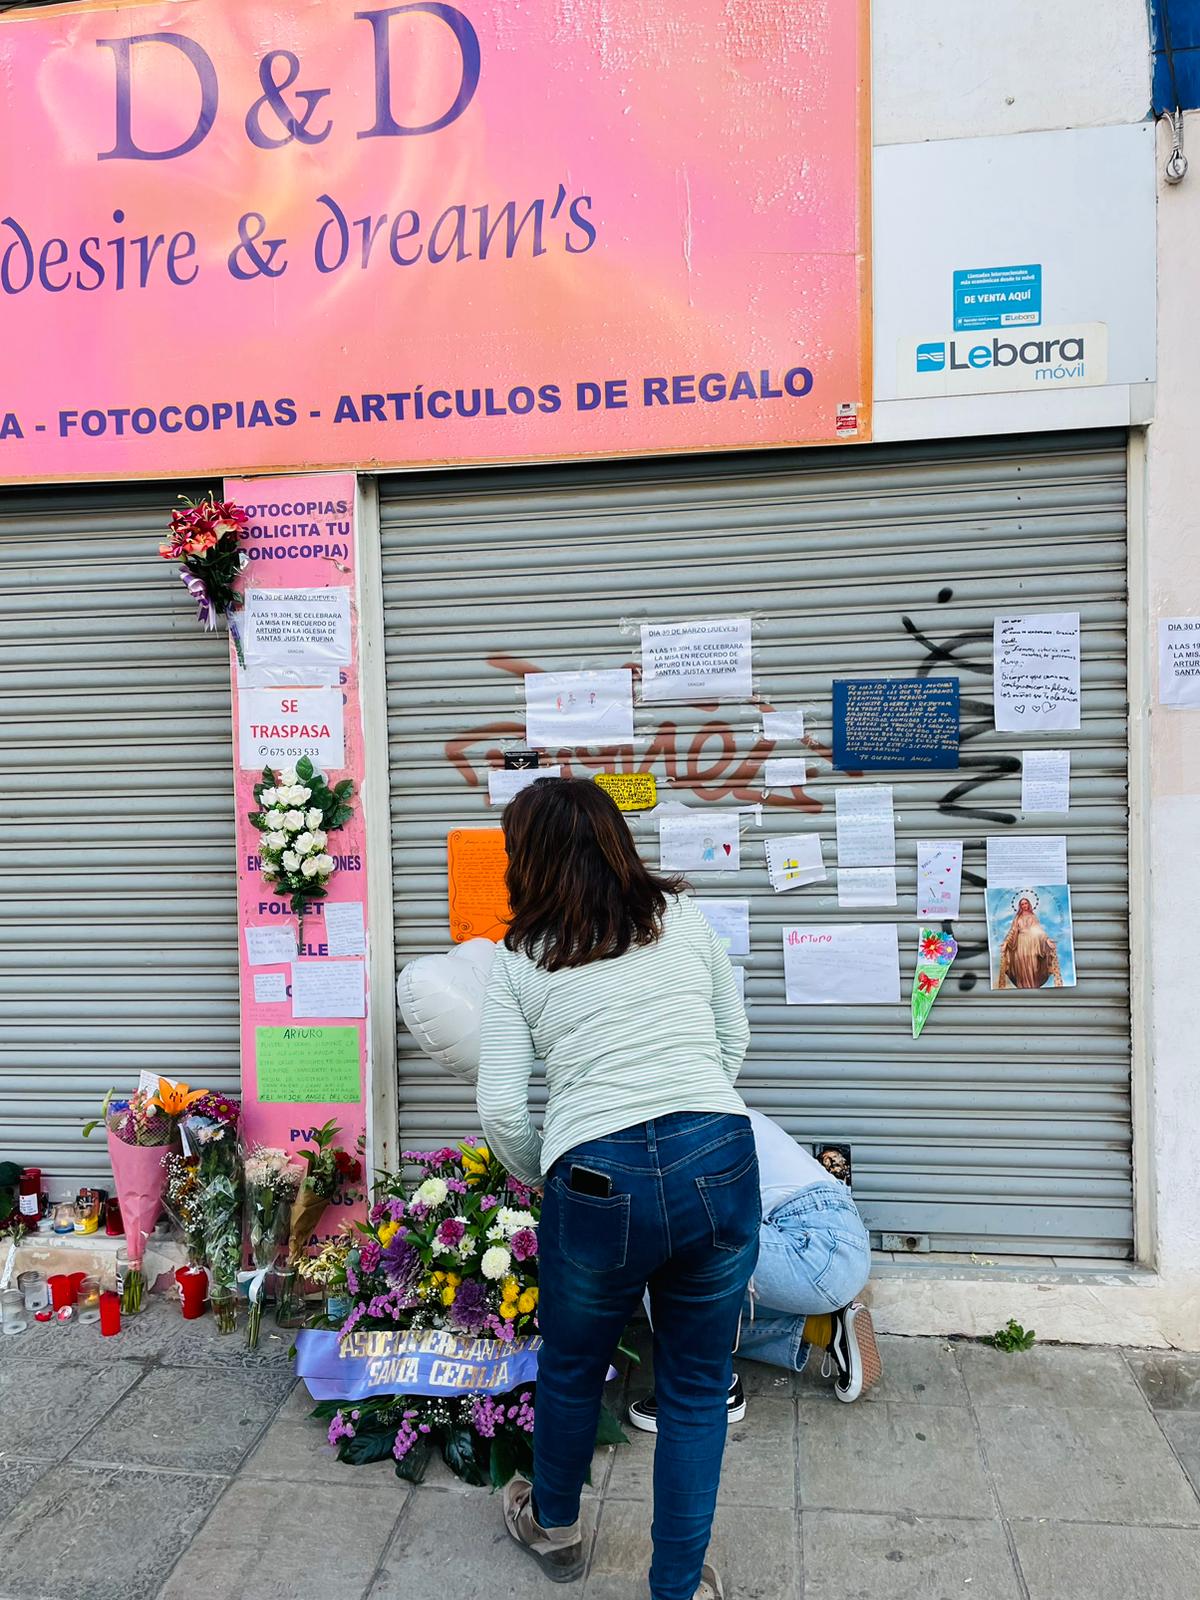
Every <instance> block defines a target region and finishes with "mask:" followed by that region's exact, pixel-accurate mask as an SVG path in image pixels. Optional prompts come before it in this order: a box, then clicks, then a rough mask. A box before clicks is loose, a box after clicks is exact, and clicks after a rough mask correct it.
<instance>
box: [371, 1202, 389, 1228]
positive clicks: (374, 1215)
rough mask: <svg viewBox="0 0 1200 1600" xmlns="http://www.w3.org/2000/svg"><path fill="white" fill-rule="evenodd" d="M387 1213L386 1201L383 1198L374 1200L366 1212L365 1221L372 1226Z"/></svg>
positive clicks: (380, 1220)
mask: <svg viewBox="0 0 1200 1600" xmlns="http://www.w3.org/2000/svg"><path fill="white" fill-rule="evenodd" d="M387 1215H388V1208H387V1203H386V1202H385V1201H383V1200H377V1201H376V1202H375V1204H374V1205H373V1206H372V1207H371V1209H370V1211H368V1212H367V1221H368V1222H369V1223H370V1224H371V1226H372V1227H373V1228H374V1227H376V1226H377V1225H378V1224H379V1223H380V1222H382V1221H383V1219H384V1217H386V1216H387Z"/></svg>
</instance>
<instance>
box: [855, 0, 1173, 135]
mask: <svg viewBox="0 0 1200 1600" xmlns="http://www.w3.org/2000/svg"><path fill="white" fill-rule="evenodd" d="M871 12H872V29H873V39H874V43H873V76H874V108H875V143H876V144H877V145H880V144H915V143H918V142H920V141H921V140H925V139H970V138H973V137H976V136H980V135H988V134H998V133H1025V132H1028V131H1031V130H1033V129H1038V128H1086V127H1098V126H1100V125H1102V124H1104V123H1110V122H1140V121H1141V119H1142V118H1143V117H1144V116H1145V115H1146V113H1147V111H1148V110H1149V106H1150V62H1149V43H1148V23H1147V18H1146V0H874V3H873V5H872V7H871Z"/></svg>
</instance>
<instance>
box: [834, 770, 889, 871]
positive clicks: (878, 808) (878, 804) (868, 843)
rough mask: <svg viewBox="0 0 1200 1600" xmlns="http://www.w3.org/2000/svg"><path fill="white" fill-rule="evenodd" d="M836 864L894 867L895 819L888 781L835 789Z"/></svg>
mask: <svg viewBox="0 0 1200 1600" xmlns="http://www.w3.org/2000/svg"><path fill="white" fill-rule="evenodd" d="M833 793H834V799H835V801H836V803H837V850H838V866H839V867H894V866H895V865H896V822H895V817H894V815H893V812H892V786H891V784H890V783H864V784H856V785H854V786H853V787H850V788H845V789H835V790H834V791H833Z"/></svg>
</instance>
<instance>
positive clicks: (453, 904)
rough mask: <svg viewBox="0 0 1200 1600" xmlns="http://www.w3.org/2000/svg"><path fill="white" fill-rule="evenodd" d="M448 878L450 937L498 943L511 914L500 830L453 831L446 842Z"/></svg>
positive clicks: (458, 940)
mask: <svg viewBox="0 0 1200 1600" xmlns="http://www.w3.org/2000/svg"><path fill="white" fill-rule="evenodd" d="M446 843H447V858H448V860H447V865H448V869H449V875H450V937H451V938H452V939H453V940H454V942H455V944H463V943H465V941H466V940H467V939H499V938H501V937H502V936H503V934H504V930H505V928H506V927H507V926H508V922H509V917H510V916H511V912H510V910H509V904H508V890H507V889H506V888H505V886H504V869H505V868H506V867H507V865H508V856H507V855H506V853H505V850H504V833H503V830H502V829H500V828H455V829H454V830H453V832H452V833H451V834H450V836H449V838H448V839H447V841H446Z"/></svg>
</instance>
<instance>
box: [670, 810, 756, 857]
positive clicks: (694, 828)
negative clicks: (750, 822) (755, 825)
mask: <svg viewBox="0 0 1200 1600" xmlns="http://www.w3.org/2000/svg"><path fill="white" fill-rule="evenodd" d="M656 814H657V815H658V851H659V865H660V866H661V867H662V869H663V871H664V872H737V871H738V870H739V868H740V867H741V864H742V860H741V848H740V842H739V838H738V813H737V812H736V811H715V810H705V811H699V810H697V811H694V812H692V811H687V810H684V809H682V808H681V809H680V810H678V811H670V812H667V811H662V812H659V813H656Z"/></svg>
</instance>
